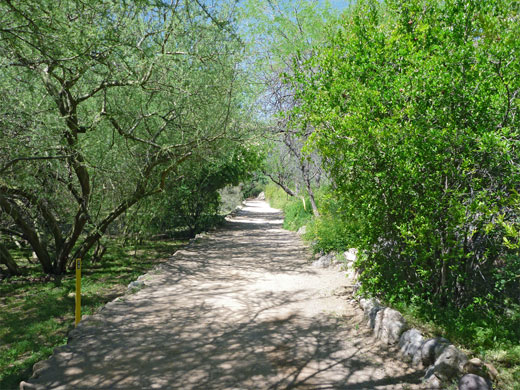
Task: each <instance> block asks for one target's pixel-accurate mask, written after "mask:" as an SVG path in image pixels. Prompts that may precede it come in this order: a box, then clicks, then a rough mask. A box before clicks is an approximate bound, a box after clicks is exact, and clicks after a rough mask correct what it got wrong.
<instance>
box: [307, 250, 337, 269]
mask: <svg viewBox="0 0 520 390" xmlns="http://www.w3.org/2000/svg"><path fill="white" fill-rule="evenodd" d="M333 262H334V253H328V254H326V255H323V256H321V257H320V258H319V259H318V260H316V261H314V262H313V263H312V266H313V267H316V268H327V267H330V266H331V265H332V264H333Z"/></svg>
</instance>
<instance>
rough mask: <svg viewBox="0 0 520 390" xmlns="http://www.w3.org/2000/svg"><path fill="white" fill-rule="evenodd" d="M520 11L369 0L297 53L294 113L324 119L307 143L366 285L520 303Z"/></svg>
mask: <svg viewBox="0 0 520 390" xmlns="http://www.w3.org/2000/svg"><path fill="white" fill-rule="evenodd" d="M519 12H520V10H519V9H518V2H515V1H509V0H496V1H495V0H493V1H461V0H448V1H443V2H428V1H422V0H413V1H400V0H388V1H385V2H379V1H375V0H373V1H360V2H358V3H357V4H355V5H353V6H352V7H350V8H349V9H348V11H347V12H345V14H344V15H343V19H342V21H341V23H340V25H339V26H338V25H333V26H331V28H330V34H329V39H328V43H327V44H326V45H323V46H322V47H320V48H317V50H316V55H315V56H313V57H312V58H310V59H308V60H306V62H305V66H302V64H301V61H295V63H294V66H293V73H294V75H292V76H289V77H288V82H289V83H290V84H291V85H293V86H294V90H295V91H298V93H297V94H296V99H297V101H298V104H297V105H296V106H295V107H294V109H293V110H292V119H293V124H294V126H301V128H302V133H304V132H305V129H308V126H309V124H310V125H312V126H313V127H314V131H313V132H312V134H311V135H310V136H308V137H306V138H308V141H307V145H308V147H309V148H315V149H316V150H318V151H319V153H320V155H321V157H322V158H323V161H324V163H325V167H326V170H327V171H328V173H329V175H330V177H331V180H332V181H333V183H334V187H335V191H334V196H335V198H336V199H337V202H338V203H339V206H338V208H337V214H336V217H337V218H339V219H342V221H343V222H342V223H343V224H344V226H345V234H346V235H347V236H348V241H349V243H350V245H351V246H354V247H358V248H359V249H360V250H361V252H360V253H362V256H361V260H360V261H359V266H360V267H361V268H362V270H363V273H362V281H363V284H364V288H365V289H367V290H371V291H374V292H381V291H384V292H385V294H386V296H387V298H389V299H392V297H394V298H396V297H399V298H398V299H402V298H404V297H406V299H409V300H410V299H417V298H418V299H421V300H426V301H429V302H432V301H434V302H437V303H441V304H447V303H449V304H450V305H451V304H455V305H456V306H458V307H467V308H469V309H470V310H471V308H472V307H473V306H474V305H480V307H482V306H486V305H487V304H491V306H489V307H494V308H495V309H497V308H499V307H501V308H503V307H505V306H507V304H508V303H507V302H516V303H518V301H517V299H518V294H519V291H520V288H519V285H520V280H519V269H520V258H519V255H518V249H519V245H518V244H519V223H520V196H519V191H520V151H519V147H520V145H519V142H520V113H519V106H520V77H519V75H520V41H519V39H518V37H520V13H519ZM302 69H303V70H302ZM497 310H498V309H497Z"/></svg>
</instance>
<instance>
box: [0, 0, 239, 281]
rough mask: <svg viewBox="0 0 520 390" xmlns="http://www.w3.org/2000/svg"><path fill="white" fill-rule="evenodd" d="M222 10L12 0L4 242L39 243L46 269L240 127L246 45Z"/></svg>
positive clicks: (0, 84) (6, 34)
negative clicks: (240, 63) (240, 56)
mask: <svg viewBox="0 0 520 390" xmlns="http://www.w3.org/2000/svg"><path fill="white" fill-rule="evenodd" d="M210 6H211V4H209V3H208V2H191V1H171V2H170V1H168V2H166V1H151V0H150V1H149V0H141V1H135V2H120V1H115V0H114V1H101V0H99V1H89V2H83V1H79V0H67V1H60V2H56V1H51V0H43V1H40V0H38V1H35V0H34V1H25V2H13V1H10V0H5V1H2V2H1V3H0V67H1V69H2V72H1V73H0V95H1V96H2V97H3V101H2V103H1V106H0V138H1V143H0V148H1V149H0V175H1V176H0V216H1V219H0V228H1V229H2V230H1V234H2V236H1V237H3V239H4V240H6V239H7V240H10V239H12V238H16V237H18V238H20V239H23V240H26V241H27V242H28V243H29V244H30V246H31V247H32V249H33V251H34V252H35V254H36V255H37V257H38V260H39V262H40V263H41V266H42V268H43V271H44V272H46V273H56V274H59V273H63V272H64V271H65V270H66V268H67V265H68V264H70V262H71V261H72V259H74V258H75V257H83V256H84V255H85V254H86V253H87V252H88V251H89V250H90V248H91V247H92V246H93V245H94V244H95V243H96V242H97V241H98V240H99V238H100V237H102V235H103V234H104V233H105V232H107V230H108V229H109V226H110V225H111V224H112V223H113V222H114V221H115V220H116V219H117V218H118V217H119V216H120V215H121V214H123V213H124V212H126V211H127V210H128V209H129V208H130V207H132V206H133V205H134V204H136V203H137V202H139V201H140V200H141V199H143V198H146V197H148V196H151V195H153V194H157V193H160V192H161V191H162V189H163V188H164V185H165V182H166V180H167V179H168V178H169V177H171V176H174V177H175V174H176V172H177V171H178V167H179V166H180V165H181V164H182V163H183V162H184V161H186V160H187V159H189V158H190V157H191V156H192V155H194V151H196V150H197V149H198V148H201V147H203V146H204V145H208V144H210V143H213V142H217V141H218V140H221V139H223V138H225V137H228V135H229V133H230V132H231V131H233V129H230V123H234V125H233V128H236V127H237V125H236V123H235V122H236V121H235V119H236V113H237V110H238V103H237V101H236V99H235V95H236V92H235V91H236V90H237V88H238V87H237V67H236V65H235V64H236V61H237V60H236V54H237V53H238V51H239V50H240V42H238V40H237V38H236V36H235V34H234V33H233V26H232V24H231V23H230V21H231V19H230V14H229V12H228V11H227V10H228V8H226V7H225V6H224V5H222V6H221V7H219V8H215V7H213V8H212V7H210ZM226 12H228V13H226ZM233 121H235V122H233ZM227 147H229V144H228V145H227ZM0 248H1V249H2V251H1V253H2V257H1V259H2V262H3V263H7V262H8V261H10V260H9V259H10V257H9V256H8V255H5V253H4V252H5V250H4V249H5V248H6V246H5V245H2V246H1V247H0ZM11 260H12V259H11ZM11 268H13V267H11ZM13 271H15V269H14V268H13Z"/></svg>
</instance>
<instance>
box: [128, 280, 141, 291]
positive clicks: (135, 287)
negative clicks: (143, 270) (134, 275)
mask: <svg viewBox="0 0 520 390" xmlns="http://www.w3.org/2000/svg"><path fill="white" fill-rule="evenodd" d="M143 287H144V282H142V281H140V280H134V281H133V282H130V284H128V287H127V289H128V290H138V289H141V288H143Z"/></svg>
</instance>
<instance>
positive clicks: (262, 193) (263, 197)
mask: <svg viewBox="0 0 520 390" xmlns="http://www.w3.org/2000/svg"><path fill="white" fill-rule="evenodd" d="M256 199H258V200H265V193H264V192H263V191H262V192H260V193H259V194H258V196H257V197H256Z"/></svg>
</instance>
